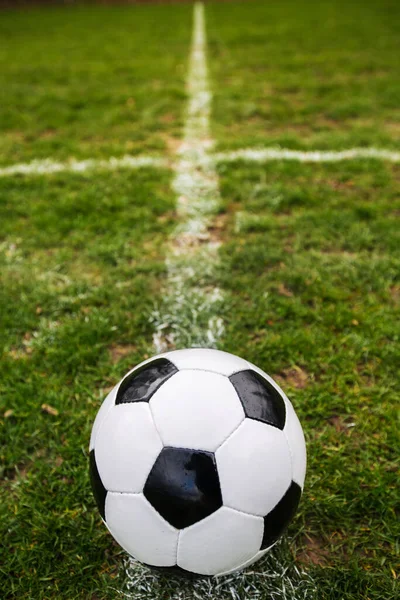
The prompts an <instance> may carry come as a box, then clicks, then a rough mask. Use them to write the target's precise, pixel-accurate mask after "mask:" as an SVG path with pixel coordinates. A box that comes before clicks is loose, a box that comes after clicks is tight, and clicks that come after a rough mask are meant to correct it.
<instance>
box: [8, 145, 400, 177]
mask: <svg viewBox="0 0 400 600" xmlns="http://www.w3.org/2000/svg"><path fill="white" fill-rule="evenodd" d="M364 158H375V159H377V160H384V161H388V162H394V163H397V162H400V152H396V151H394V150H384V149H380V148H349V149H348V150H309V151H302V150H289V149H287V148H242V149H240V150H233V151H231V152H218V153H216V154H208V156H207V157H204V158H203V159H202V160H203V162H204V163H207V162H209V161H211V162H213V163H223V162H235V161H237V160H244V161H246V162H258V163H263V162H269V161H274V160H276V161H278V160H279V161H284V160H294V161H298V162H311V163H324V162H339V161H342V160H356V159H364ZM144 167H154V168H174V165H173V164H172V163H171V161H170V160H168V159H167V158H162V157H160V156H130V155H129V154H127V155H125V156H121V157H120V158H116V157H111V158H107V159H96V158H88V159H86V160H70V161H67V162H58V161H54V160H51V159H50V158H44V159H42V160H33V161H32V162H28V163H17V164H14V165H8V166H6V167H0V177H12V176H13V175H52V174H53V173H61V172H71V173H85V172H86V171H94V170H100V171H115V170H118V169H141V168H144Z"/></svg>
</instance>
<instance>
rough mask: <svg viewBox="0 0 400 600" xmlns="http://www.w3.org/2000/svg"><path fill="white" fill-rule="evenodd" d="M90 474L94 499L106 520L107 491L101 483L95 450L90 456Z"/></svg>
mask: <svg viewBox="0 0 400 600" xmlns="http://www.w3.org/2000/svg"><path fill="white" fill-rule="evenodd" d="M89 474H90V483H91V484H92V491H93V496H94V499H95V500H96V504H97V507H98V509H99V512H100V514H101V516H102V517H103V519H104V520H105V518H106V517H105V504H106V496H107V490H106V488H105V487H104V485H103V482H102V481H101V478H100V474H99V471H98V469H97V465H96V458H95V456H94V450H91V452H90V455H89Z"/></svg>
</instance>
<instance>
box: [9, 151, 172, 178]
mask: <svg viewBox="0 0 400 600" xmlns="http://www.w3.org/2000/svg"><path fill="white" fill-rule="evenodd" d="M169 166H170V165H169V162H168V161H167V160H166V159H164V158H161V157H157V156H129V155H125V156H121V157H120V158H116V157H111V158H107V159H95V158H89V159H86V160H70V161H67V162H57V161H53V160H51V159H48V158H45V159H43V160H33V161H31V162H29V163H19V164H15V165H8V166H6V167H0V177H10V176H13V175H52V174H53V173H61V172H71V173H85V172H86V171H93V170H101V171H115V170H117V169H142V168H143V167H155V168H168V167H169Z"/></svg>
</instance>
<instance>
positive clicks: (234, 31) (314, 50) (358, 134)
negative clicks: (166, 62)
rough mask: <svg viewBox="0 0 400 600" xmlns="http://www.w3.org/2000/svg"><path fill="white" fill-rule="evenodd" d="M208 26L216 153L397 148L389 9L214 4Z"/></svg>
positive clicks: (399, 96)
mask: <svg viewBox="0 0 400 600" xmlns="http://www.w3.org/2000/svg"><path fill="white" fill-rule="evenodd" d="M207 16H208V32H209V44H210V52H209V54H210V66H211V71H212V73H213V77H214V80H215V81H216V82H218V85H216V86H215V90H214V91H215V102H214V131H215V135H216V136H217V138H218V141H219V143H220V146H221V147H241V146H248V145H255V144H259V145H276V144H280V145H282V146H288V147H291V148H327V149H334V148H343V147H348V146H365V145H374V144H375V145H379V146H380V145H384V146H386V147H396V148H399V147H400V146H399V139H400V137H399V136H400V126H399V121H400V108H399V106H400V82H399V76H398V71H399V65H398V56H399V53H400V43H399V35H398V26H397V24H398V21H399V18H400V7H399V3H398V2H397V1H396V0H382V2H375V1H374V0H366V1H364V2H362V1H360V0H355V1H352V2H348V1H347V0H334V1H333V2H320V1H319V0H282V1H280V2H278V1H274V2H262V1H249V2H232V3H229V8H228V9H227V7H226V5H225V4H224V3H213V4H210V5H209V6H208V7H207ZM238 24H240V26H238Z"/></svg>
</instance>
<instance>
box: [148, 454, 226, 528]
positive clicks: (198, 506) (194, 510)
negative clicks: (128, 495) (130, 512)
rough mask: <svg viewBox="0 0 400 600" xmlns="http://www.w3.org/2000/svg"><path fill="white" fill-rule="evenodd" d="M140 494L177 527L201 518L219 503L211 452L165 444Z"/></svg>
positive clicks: (219, 493)
mask: <svg viewBox="0 0 400 600" xmlns="http://www.w3.org/2000/svg"><path fill="white" fill-rule="evenodd" d="M143 493H144V495H145V496H146V498H147V500H148V501H149V502H150V504H151V505H152V506H153V507H154V508H155V509H156V511H157V512H158V513H160V515H161V516H162V517H164V519H165V520H166V521H168V523H170V524H171V525H173V526H174V527H176V528H177V529H183V528H184V527H189V525H193V523H197V521H201V519H204V518H205V517H208V515H211V513H213V512H214V511H216V510H218V508H220V507H221V506H222V496H221V489H220V485H219V478H218V472H217V466H216V464H215V457H214V454H213V453H212V452H203V451H199V450H188V449H186V448H170V447H168V446H167V447H165V448H164V449H163V450H162V451H161V452H160V454H159V455H158V458H157V460H156V462H155V463H154V465H153V468H152V470H151V471H150V474H149V476H148V478H147V481H146V484H145V486H144V490H143Z"/></svg>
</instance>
